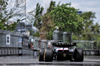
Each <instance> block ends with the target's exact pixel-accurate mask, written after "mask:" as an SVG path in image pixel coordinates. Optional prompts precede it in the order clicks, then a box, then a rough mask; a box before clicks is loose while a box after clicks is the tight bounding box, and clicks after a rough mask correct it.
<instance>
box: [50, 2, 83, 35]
mask: <svg viewBox="0 0 100 66" xmlns="http://www.w3.org/2000/svg"><path fill="white" fill-rule="evenodd" d="M77 11H78V10H77V9H75V8H74V7H71V4H70V3H66V4H61V5H60V3H58V5H57V6H56V7H55V8H54V9H53V10H51V12H50V14H51V15H52V18H53V20H54V24H55V25H56V26H57V27H59V30H60V31H68V32H74V33H77V34H79V33H81V31H82V29H83V18H81V17H80V16H79V15H77V13H76V12H77Z"/></svg>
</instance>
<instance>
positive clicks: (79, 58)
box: [74, 48, 84, 62]
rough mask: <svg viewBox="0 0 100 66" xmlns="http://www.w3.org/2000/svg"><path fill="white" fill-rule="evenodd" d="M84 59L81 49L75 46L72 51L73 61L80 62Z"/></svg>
mask: <svg viewBox="0 0 100 66" xmlns="http://www.w3.org/2000/svg"><path fill="white" fill-rule="evenodd" d="M83 60H84V54H83V49H81V48H76V49H75V51H74V61H76V62H82V61H83Z"/></svg>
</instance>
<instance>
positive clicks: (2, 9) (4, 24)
mask: <svg viewBox="0 0 100 66" xmlns="http://www.w3.org/2000/svg"><path fill="white" fill-rule="evenodd" d="M7 5H8V0H0V29H3V30H11V31H12V30H14V29H15V27H16V25H17V23H13V24H11V25H8V22H9V21H8V20H9V19H10V18H12V17H13V15H12V11H11V12H8V11H7Z"/></svg>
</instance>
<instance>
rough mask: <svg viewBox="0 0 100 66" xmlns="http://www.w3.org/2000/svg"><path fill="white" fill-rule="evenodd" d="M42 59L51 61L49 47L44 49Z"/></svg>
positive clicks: (51, 55)
mask: <svg viewBox="0 0 100 66" xmlns="http://www.w3.org/2000/svg"><path fill="white" fill-rule="evenodd" d="M44 60H45V61H53V50H52V49H51V48H46V49H45V51H44Z"/></svg>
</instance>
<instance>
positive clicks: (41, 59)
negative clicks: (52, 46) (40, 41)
mask: <svg viewBox="0 0 100 66" xmlns="http://www.w3.org/2000/svg"><path fill="white" fill-rule="evenodd" d="M39 61H44V49H40V50H39Z"/></svg>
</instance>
